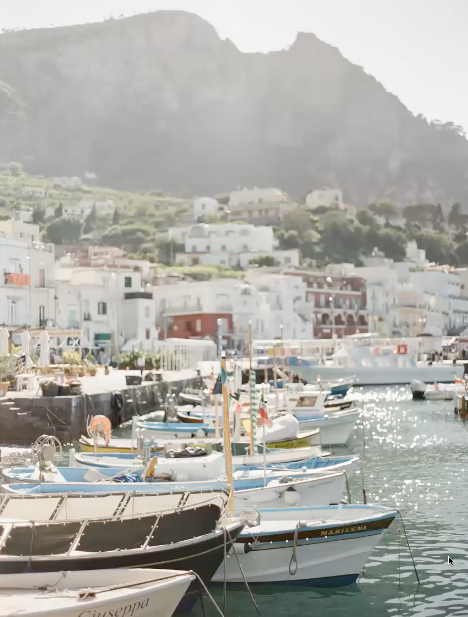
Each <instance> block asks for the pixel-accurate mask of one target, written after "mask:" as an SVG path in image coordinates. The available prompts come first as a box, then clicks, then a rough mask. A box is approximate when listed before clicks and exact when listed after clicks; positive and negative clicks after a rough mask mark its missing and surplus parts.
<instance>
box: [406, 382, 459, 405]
mask: <svg viewBox="0 0 468 617" xmlns="http://www.w3.org/2000/svg"><path fill="white" fill-rule="evenodd" d="M410 387H411V392H412V394H413V399H414V400H423V399H424V400H426V401H453V400H454V399H455V398H456V397H457V395H463V394H465V393H466V386H465V384H464V383H463V382H462V381H460V380H458V381H456V382H455V383H448V384H438V383H434V384H426V383H424V382H422V381H419V380H417V379H414V380H413V381H412V382H411V384H410Z"/></svg>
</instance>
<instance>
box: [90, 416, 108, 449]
mask: <svg viewBox="0 0 468 617" xmlns="http://www.w3.org/2000/svg"><path fill="white" fill-rule="evenodd" d="M88 432H89V433H90V435H91V436H92V437H94V436H97V435H99V433H101V434H102V435H103V436H104V441H105V442H106V446H108V445H109V442H110V440H111V433H112V425H111V422H110V420H109V418H106V416H93V417H92V418H91V421H90V423H89V427H88Z"/></svg>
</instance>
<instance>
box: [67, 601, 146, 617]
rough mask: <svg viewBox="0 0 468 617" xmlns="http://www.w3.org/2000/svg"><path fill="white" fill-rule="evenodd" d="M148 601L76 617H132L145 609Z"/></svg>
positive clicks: (88, 612)
mask: <svg viewBox="0 0 468 617" xmlns="http://www.w3.org/2000/svg"><path fill="white" fill-rule="evenodd" d="M149 601H150V599H149V598H146V599H145V600H142V601H141V602H134V603H133V604H127V605H126V606H120V607H119V608H111V609H110V610H108V611H104V612H103V613H101V612H99V611H83V612H81V613H80V614H79V615H78V617H132V615H136V614H137V613H138V612H139V611H141V610H142V609H144V608H146V607H147V606H148V604H149Z"/></svg>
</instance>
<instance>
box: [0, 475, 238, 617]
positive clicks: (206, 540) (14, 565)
mask: <svg viewBox="0 0 468 617" xmlns="http://www.w3.org/2000/svg"><path fill="white" fill-rule="evenodd" d="M55 486H56V485H55ZM96 486H99V485H96ZM152 497H153V498H154V501H153V504H152V511H151V512H150V513H147V514H144V513H141V512H139V509H138V506H139V498H140V496H139V495H134V494H132V493H126V494H119V495H111V496H110V497H109V495H108V494H107V495H106V494H104V495H97V494H95V493H88V494H83V493H81V494H78V495H73V494H70V495H68V494H63V493H59V494H56V495H50V496H47V498H46V499H44V496H43V495H41V496H40V499H37V498H36V497H35V496H34V495H28V496H25V495H15V494H9V495H6V496H5V497H4V498H3V500H2V505H1V511H0V574H1V575H3V574H14V575H18V574H22V573H24V572H26V571H28V572H42V573H45V572H47V573H50V572H61V571H77V570H107V569H114V568H118V569H120V568H151V569H156V570H158V569H166V568H167V567H168V565H170V567H171V568H173V569H175V570H184V571H187V570H193V571H194V572H195V573H196V574H197V575H198V576H199V577H200V579H201V580H202V581H203V582H204V583H205V584H206V583H208V582H209V581H210V579H211V578H212V576H213V574H214V573H215V572H216V570H217V569H218V567H219V565H220V564H221V562H222V560H223V558H224V555H225V551H226V548H227V550H230V547H231V542H230V538H232V539H233V540H235V538H237V536H238V534H239V533H240V532H241V531H242V529H243V527H244V525H245V519H244V518H242V517H240V518H237V519H231V518H229V517H226V516H225V515H224V510H225V506H226V501H227V494H226V493H221V492H214V493H212V494H208V495H207V494H206V493H193V494H191V493H189V494H187V493H179V494H174V493H172V494H168V493H166V494H161V495H153V496H152ZM36 499H37V501H36ZM165 508H168V509H165ZM32 513H34V514H33V516H34V519H32ZM226 540H227V546H226ZM198 597H199V594H198V585H197V584H196V583H195V582H193V583H191V585H190V586H189V588H188V590H187V592H186V594H185V596H184V598H183V600H182V602H181V604H179V607H178V610H180V611H186V610H189V609H190V608H191V607H192V606H193V605H194V604H195V602H196V601H197V599H198ZM82 617H84V616H82ZM86 617H89V616H88V615H86Z"/></svg>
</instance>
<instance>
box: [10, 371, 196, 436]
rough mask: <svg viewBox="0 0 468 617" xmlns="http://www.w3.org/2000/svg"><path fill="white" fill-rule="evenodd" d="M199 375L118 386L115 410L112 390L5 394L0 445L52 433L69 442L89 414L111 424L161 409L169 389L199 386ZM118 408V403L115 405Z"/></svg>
mask: <svg viewBox="0 0 468 617" xmlns="http://www.w3.org/2000/svg"><path fill="white" fill-rule="evenodd" d="M200 385H201V384H200V378H199V377H196V378H193V379H181V380H178V381H172V382H171V383H170V385H169V384H168V383H167V382H143V383H142V384H141V385H136V386H126V387H125V388H120V390H119V393H120V394H121V402H122V405H121V408H119V409H118V411H116V405H115V395H116V392H98V393H93V394H82V395H76V396H56V397H48V396H33V394H31V396H30V397H24V396H22V397H14V395H13V393H12V396H11V398H9V397H8V395H7V397H6V398H3V399H1V400H0V444H3V445H31V444H32V443H34V441H35V440H36V439H37V438H38V437H40V436H41V435H54V436H55V437H57V438H58V439H59V440H60V441H61V443H62V444H64V445H65V444H72V443H73V442H74V441H76V440H78V439H79V438H80V436H81V435H83V434H86V422H87V419H88V418H89V416H94V415H104V416H106V417H108V418H109V419H110V420H111V422H112V423H113V426H117V425H119V424H120V423H121V422H126V421H128V420H131V418H132V417H133V416H134V415H144V414H147V413H151V412H153V411H158V410H161V409H163V408H164V403H165V401H166V396H167V394H168V391H169V387H170V388H171V391H172V393H174V394H178V393H179V392H180V391H181V390H183V389H184V388H187V387H192V388H193V387H200ZM119 407H120V406H119Z"/></svg>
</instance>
